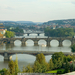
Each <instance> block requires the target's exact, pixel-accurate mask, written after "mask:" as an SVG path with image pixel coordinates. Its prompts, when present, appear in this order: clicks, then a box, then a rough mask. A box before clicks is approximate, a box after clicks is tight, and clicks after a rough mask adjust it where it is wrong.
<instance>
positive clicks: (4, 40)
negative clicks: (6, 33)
mask: <svg viewBox="0 0 75 75" xmlns="http://www.w3.org/2000/svg"><path fill="white" fill-rule="evenodd" d="M2 43H10V41H9V40H8V39H3V40H2Z"/></svg>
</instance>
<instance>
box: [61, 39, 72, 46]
mask: <svg viewBox="0 0 75 75" xmlns="http://www.w3.org/2000/svg"><path fill="white" fill-rule="evenodd" d="M71 43H72V42H71V40H69V39H65V40H63V42H62V45H63V46H71Z"/></svg>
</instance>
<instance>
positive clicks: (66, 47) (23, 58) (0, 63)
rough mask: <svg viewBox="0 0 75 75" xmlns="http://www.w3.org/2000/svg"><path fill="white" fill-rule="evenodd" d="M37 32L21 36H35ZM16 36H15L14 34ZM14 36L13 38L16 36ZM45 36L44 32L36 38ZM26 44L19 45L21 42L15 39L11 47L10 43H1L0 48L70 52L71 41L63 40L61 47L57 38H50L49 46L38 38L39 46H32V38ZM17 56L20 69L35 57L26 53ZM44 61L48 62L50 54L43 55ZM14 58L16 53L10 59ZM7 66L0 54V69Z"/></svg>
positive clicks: (30, 62) (31, 62) (32, 61)
mask: <svg viewBox="0 0 75 75" xmlns="http://www.w3.org/2000/svg"><path fill="white" fill-rule="evenodd" d="M36 36H37V34H31V35H29V36H27V35H26V34H25V35H24V36H19V38H21V37H26V38H35V37H36ZM16 37H17V36H16ZM16 37H15V38H16ZM42 37H43V38H47V36H44V34H40V36H37V38H42ZM26 44H27V45H26V46H21V42H20V41H19V40H16V41H15V42H14V46H13V47H12V46H11V44H3V45H1V46H0V50H27V51H54V52H60V51H62V52H71V48H70V45H71V42H70V41H69V40H65V41H63V47H58V45H59V42H58V41H57V40H52V41H51V42H50V44H51V47H47V46H46V42H45V41H44V40H40V41H39V42H38V44H39V46H34V42H33V41H32V40H30V39H29V40H27V42H26ZM17 57H18V64H19V68H20V69H21V70H22V68H23V66H26V65H28V64H30V65H32V64H33V63H34V61H35V59H36V57H35V56H33V55H28V54H17ZM45 58H46V61H47V62H48V61H49V60H50V59H51V55H47V56H45ZM15 59H16V54H15V55H12V60H15ZM3 68H8V62H4V57H3V56H1V55H0V69H3Z"/></svg>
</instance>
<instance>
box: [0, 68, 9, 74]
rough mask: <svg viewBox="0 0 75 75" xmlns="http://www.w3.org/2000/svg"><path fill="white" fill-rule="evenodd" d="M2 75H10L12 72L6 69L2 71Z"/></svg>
mask: <svg viewBox="0 0 75 75" xmlns="http://www.w3.org/2000/svg"><path fill="white" fill-rule="evenodd" d="M0 74H1V75H10V72H9V71H8V70H7V69H6V68H4V69H2V70H0Z"/></svg>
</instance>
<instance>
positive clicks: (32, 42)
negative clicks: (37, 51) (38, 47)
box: [25, 39, 34, 46]
mask: <svg viewBox="0 0 75 75" xmlns="http://www.w3.org/2000/svg"><path fill="white" fill-rule="evenodd" d="M25 44H26V46H34V41H33V40H32V39H27V40H26V41H25Z"/></svg>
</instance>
